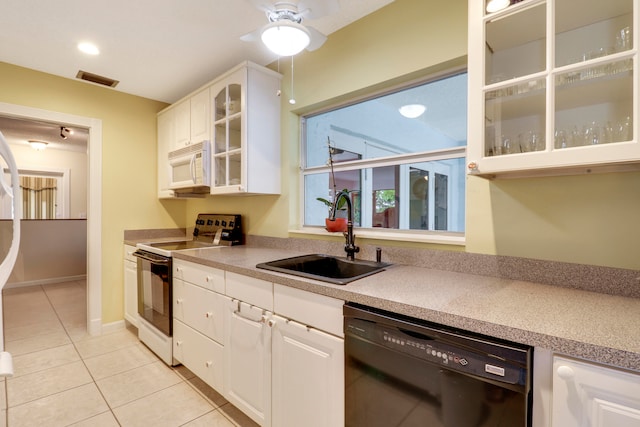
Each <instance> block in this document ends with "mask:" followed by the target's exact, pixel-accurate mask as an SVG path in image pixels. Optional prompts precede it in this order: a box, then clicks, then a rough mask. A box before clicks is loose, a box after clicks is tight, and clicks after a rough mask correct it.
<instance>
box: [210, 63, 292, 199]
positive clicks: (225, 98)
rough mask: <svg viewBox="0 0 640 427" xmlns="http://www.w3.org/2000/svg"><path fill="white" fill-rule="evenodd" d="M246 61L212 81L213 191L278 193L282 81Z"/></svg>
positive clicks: (212, 192)
mask: <svg viewBox="0 0 640 427" xmlns="http://www.w3.org/2000/svg"><path fill="white" fill-rule="evenodd" d="M281 78H282V76H281V75H280V74H278V73H276V72H274V71H271V70H269V69H267V68H264V67H260V66H258V65H255V64H252V63H250V62H245V63H243V64H241V65H240V66H238V67H236V68H234V69H233V70H231V71H230V72H229V73H227V74H226V75H224V76H222V77H221V78H220V79H219V80H217V81H216V82H215V83H214V84H213V85H212V86H211V100H212V106H213V107H212V117H213V143H212V146H213V150H212V151H213V159H212V162H211V165H212V185H211V194H245V193H250V194H279V193H280V97H279V95H278V93H279V90H280V80H281Z"/></svg>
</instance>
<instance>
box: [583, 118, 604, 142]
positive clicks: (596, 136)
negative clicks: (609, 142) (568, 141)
mask: <svg viewBox="0 0 640 427" xmlns="http://www.w3.org/2000/svg"><path fill="white" fill-rule="evenodd" d="M584 140H585V141H584V143H585V144H584V145H598V144H599V143H600V127H599V126H598V124H597V123H596V122H591V125H589V127H588V128H587V129H586V130H585V134H584Z"/></svg>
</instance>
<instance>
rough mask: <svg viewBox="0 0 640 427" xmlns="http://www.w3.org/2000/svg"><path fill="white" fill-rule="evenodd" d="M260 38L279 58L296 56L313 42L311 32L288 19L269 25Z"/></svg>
mask: <svg viewBox="0 0 640 427" xmlns="http://www.w3.org/2000/svg"><path fill="white" fill-rule="evenodd" d="M260 38H261V39H262V42H263V43H264V44H265V46H267V48H269V50H270V51H272V52H273V53H275V54H277V55H279V56H293V55H296V54H298V53H300V52H302V50H303V49H304V48H306V47H307V46H309V43H310V42H311V35H310V33H309V30H307V29H306V28H305V27H304V26H303V25H301V24H298V23H295V22H291V21H289V20H286V19H284V20H281V21H275V22H271V23H269V24H267V25H266V26H265V27H264V28H263V30H262V34H261V36H260Z"/></svg>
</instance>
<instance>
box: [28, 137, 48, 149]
mask: <svg viewBox="0 0 640 427" xmlns="http://www.w3.org/2000/svg"><path fill="white" fill-rule="evenodd" d="M29 145H31V147H32V148H33V149H34V150H37V151H42V150H44V149H45V148H47V143H46V142H44V141H38V140H33V139H30V140H29Z"/></svg>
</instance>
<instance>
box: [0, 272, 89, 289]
mask: <svg viewBox="0 0 640 427" xmlns="http://www.w3.org/2000/svg"><path fill="white" fill-rule="evenodd" d="M76 280H85V281H86V280H87V275H86V274H83V275H79V276H66V277H52V278H49V279H38V280H28V281H25V282H14V283H7V284H6V285H5V287H4V289H11V288H23V287H26V286H39V285H50V284H53V283H64V282H73V281H76Z"/></svg>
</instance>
